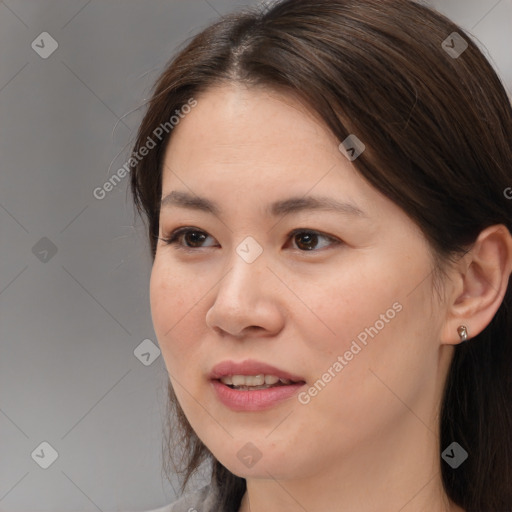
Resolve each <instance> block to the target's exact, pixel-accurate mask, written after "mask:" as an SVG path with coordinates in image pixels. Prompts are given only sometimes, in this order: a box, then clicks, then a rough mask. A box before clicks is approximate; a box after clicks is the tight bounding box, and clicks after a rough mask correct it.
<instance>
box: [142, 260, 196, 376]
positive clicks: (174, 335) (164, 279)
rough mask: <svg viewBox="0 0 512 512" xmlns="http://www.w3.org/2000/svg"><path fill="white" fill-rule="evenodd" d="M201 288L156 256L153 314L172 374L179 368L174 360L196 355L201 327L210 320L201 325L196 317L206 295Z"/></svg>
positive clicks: (151, 298)
mask: <svg viewBox="0 0 512 512" xmlns="http://www.w3.org/2000/svg"><path fill="white" fill-rule="evenodd" d="M199 288H200V287H193V286H191V285H190V276H188V275H184V273H183V272H179V269H172V268H171V266H170V265H165V264H164V263H162V262H161V261H160V260H158V258H157V259H155V263H154V265H153V268H152V271H151V279H150V305H151V316H152V320H153V327H154V330H155V334H156V336H157V339H158V342H159V345H160V348H161V350H162V354H163V356H164V360H165V363H166V366H167V368H168V370H169V372H171V373H172V370H173V369H176V368H174V366H173V362H176V361H183V360H184V359H183V358H189V357H193V351H194V350H195V349H196V345H195V343H194V340H197V339H199V335H200V334H199V332H198V329H203V330H204V328H206V323H205V324H204V325H202V324H199V323H198V321H197V318H196V316H194V308H195V307H196V305H199V303H200V300H201V298H202V297H201V295H200V292H201V289H199ZM202 293H203V294H204V291H203V292H202ZM185 360H186V359H185ZM188 360H190V359H188ZM176 366H178V365H177V364H176Z"/></svg>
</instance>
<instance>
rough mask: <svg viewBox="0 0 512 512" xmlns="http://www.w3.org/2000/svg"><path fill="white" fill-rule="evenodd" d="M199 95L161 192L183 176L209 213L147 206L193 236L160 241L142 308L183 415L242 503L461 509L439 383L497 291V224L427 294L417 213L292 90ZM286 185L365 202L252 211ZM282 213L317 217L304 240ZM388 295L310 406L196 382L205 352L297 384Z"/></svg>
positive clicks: (298, 191)
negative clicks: (230, 395) (213, 208)
mask: <svg viewBox="0 0 512 512" xmlns="http://www.w3.org/2000/svg"><path fill="white" fill-rule="evenodd" d="M197 100H198V105H197V106H196V107H195V108H194V109H193V110H192V111H191V112H190V113H189V114H188V115H187V116H186V118H184V119H183V120H181V121H180V124H179V125H178V126H176V127H175V128H174V130H173V134H172V138H171V140H170V143H169V145H168V148H167V151H166V155H165V160H164V172H163V181H162V197H164V196H165V195H167V194H168V193H169V192H170V191H172V190H180V191H188V192H192V193H193V194H196V195H199V196H204V197H207V198H209V199H211V200H214V201H217V202H218V203H219V204H220V206H221V208H222V210H223V212H222V214H221V215H220V216H216V215H212V214H211V213H207V212H203V211H198V210H192V209H185V208H182V207H178V206H171V207H168V208H162V211H161V215H160V237H161V238H165V237H167V236H168V235H169V234H170V233H171V232H172V231H173V230H175V229H176V228H179V227H182V226H189V227H191V228H194V229H195V230H196V231H200V232H201V233H204V234H205V237H204V238H203V239H199V240H200V241H199V242H197V235H196V238H193V237H192V238H191V237H190V236H185V237H182V238H181V243H182V245H189V246H192V247H196V248H195V249H194V248H193V249H191V251H195V252H186V251H185V250H184V249H180V248H179V245H166V244H165V243H164V242H163V241H162V240H159V241H158V248H157V253H156V257H155V261H154V265H153V269H152V274H151V281H150V300H151V312H152V318H153V324H154V328H155V333H156V335H157V338H158V341H159V344H160V347H161V350H162V355H163V357H164V360H165V364H166V367H167V370H168V372H169V376H170V379H171V382H172V384H173V386H174V389H175V392H176V395H177V397H178V400H179V403H180V405H181V407H182V408H183V410H184V412H185V414H186V416H187V418H188V420H189V422H190V424H191V425H192V427H193V428H194V430H195V432H196V433H197V435H198V436H199V438H200V439H201V440H202V441H203V443H205V445H206V446H207V447H208V448H209V449H210V450H211V452H212V453H213V454H214V455H215V457H216V458H217V459H218V460H219V461H220V462H221V463H222V464H223V465H224V466H225V467H227V468H228V469H229V470H230V471H231V472H232V473H234V474H236V475H238V476H241V477H243V478H245V479H246V480H247V489H248V490H247V492H246V494H245V496H244V498H243V500H242V504H241V507H240V511H241V512H247V511H249V510H251V511H252V512H263V511H266V512H273V511H278V510H279V511H280V512H286V511H296V510H303V509H305V510H307V511H308V512H316V511H318V512H319V511H322V512H325V511H339V510H343V511H347V512H349V511H350V512H355V511H358V512H370V511H372V512H374V511H375V510H379V511H382V512H387V511H389V512H395V511H396V512H398V511H400V512H413V511H414V512H422V511H425V512H426V511H429V512H430V511H432V510H436V511H459V512H460V511H462V509H461V508H460V507H458V506H456V505H455V504H454V503H453V502H451V501H450V500H449V499H448V497H447V496H446V494H445V493H444V491H443V488H442V481H441V474H440V470H441V467H440V462H439V454H440V453H441V451H442V450H443V449H444V448H445V447H440V446H439V432H438V415H439V406H440V403H441V394H442V389H443V385H444V382H445V379H446V375H447V372H448V369H449V364H450V362H451V359H452V357H453V352H454V346H455V345H456V344H457V343H459V342H460V339H459V336H458V334H457V330H456V329H457V327H458V326H459V325H461V324H465V325H467V326H468V330H469V334H470V337H471V336H474V335H475V334H477V333H478V332H480V331H481V330H482V329H483V328H485V326H486V325H487V324H488V323H489V322H490V320H491V319H492V317H493V315H494V314H495V312H496V311H497V309H498V307H499V305H500V303H501V301H502V299H503V296H504V293H505V290H506V283H507V279H508V276H509V275H510V272H511V268H512V257H511V254H512V242H511V238H510V234H509V233H508V231H507V230H506V229H502V228H500V227H499V226H498V227H497V228H496V227H495V228H493V229H489V230H487V231H486V232H485V233H482V235H481V237H480V238H479V241H478V244H477V245H476V246H475V249H474V250H473V251H472V252H470V253H468V254H467V255H466V256H465V257H464V258H462V259H460V260H459V262H458V263H457V265H456V266H454V267H453V268H452V269H450V272H449V279H447V280H446V281H445V282H444V283H443V289H442V293H440V294H438V293H436V292H435V291H434V288H433V282H432V279H433V278H432V255H431V251H430V247H429V244H428V243H427V241H426V240H425V238H424V236H423V234H422V233H421V231H420V229H419V228H418V226H417V225H416V224H415V223H413V222H412V221H411V220H410V219H409V218H408V217H407V215H406V214H405V213H404V212H403V211H402V210H401V209H399V208H398V206H397V205H395V204H394V203H393V202H391V201H390V200H388V199H387V198H385V197H384V196H383V195H382V194H380V193H379V192H378V191H377V190H376V189H374V188H373V187H371V186H370V185H369V184H368V183H367V182H366V181H365V180H364V179H363V178H362V177H361V176H360V175H359V174H358V173H357V172H356V171H355V168H354V167H353V165H352V163H351V162H350V161H349V160H348V159H347V158H346V157H345V156H344V155H343V154H342V153H341V152H340V151H339V149H338V145H339V142H340V141H338V140H337V139H336V138H335V137H334V136H333V135H332V134H331V133H330V132H329V131H328V130H327V128H325V127H324V125H323V124H322V123H321V121H320V120H319V119H318V118H316V117H315V116H314V115H312V114H311V113H309V112H308V111H307V110H306V109H305V108H304V107H303V106H301V105H300V104H299V103H298V102H297V101H296V100H295V99H294V98H293V97H291V96H284V95H282V94H281V93H277V92H275V91H274V92H271V91H265V90H264V89H255V88H252V89H246V88H245V87H242V86H239V85H226V86H222V87H217V88H215V89H210V90H208V91H207V92H206V93H204V94H202V95H201V96H200V97H198V98H197ZM366 142H368V141H366ZM292 195H293V196H295V195H297V196H301V197H302V196H305V195H326V196H329V197H332V198H335V199H339V200H345V201H350V202H351V203H353V204H355V205H357V206H358V207H359V208H360V209H361V210H363V212H364V214H365V215H364V216H354V215H347V214H342V213H337V212H328V211H303V212H297V213H294V214H291V215H289V216H285V217H279V218H272V217H266V216H264V215H263V208H264V207H265V206H266V205H267V203H270V202H273V201H276V200H280V199H286V198H288V197H290V196H292ZM296 228H304V229H307V230H313V231H318V232H319V234H318V239H313V241H311V240H308V239H307V233H306V234H305V235H304V234H302V235H301V234H298V235H296V236H295V237H289V236H288V235H289V233H290V232H291V231H292V230H293V229H296ZM324 234H326V235H328V236H330V237H333V238H335V239H336V240H339V241H340V242H341V243H339V244H332V242H330V240H329V238H324V237H323V235H324ZM247 236H252V237H253V238H254V239H255V240H256V241H257V242H258V243H259V245H260V246H261V247H262V249H263V252H262V254H261V255H260V256H259V257H258V258H257V259H256V260H255V261H254V262H253V263H251V264H248V263H247V262H246V261H244V259H242V258H241V257H240V256H239V255H238V254H237V252H236V248H237V246H238V245H239V244H240V243H241V242H242V241H243V240H244V239H245V238H246V237H247ZM308 246H310V247H313V250H309V251H308V250H307V247H308ZM197 247H198V248H197ZM304 247H306V249H305V248H304ZM493 269H495V270H493ZM496 269H497V270H496ZM396 302H399V303H400V305H401V306H402V309H401V311H400V312H398V313H396V315H395V316H394V318H393V319H391V320H389V321H388V322H386V323H385V326H384V328H382V329H381V330H379V332H378V334H377V335H376V336H374V338H373V339H372V338H370V337H369V338H368V342H367V345H366V346H364V345H361V344H360V345H361V347H362V349H361V350H360V351H359V352H358V353H357V355H355V356H354V357H353V359H352V360H351V361H349V362H348V364H347V365H346V366H345V367H344V368H343V369H342V370H341V371H340V372H339V373H337V375H336V377H335V378H333V379H332V380H331V381H330V382H329V383H328V384H327V385H326V386H325V387H324V388H323V389H322V390H321V392H319V393H318V394H317V395H316V396H314V397H313V398H311V400H310V402H309V403H308V404H301V403H299V401H298V400H297V398H296V397H295V398H293V399H291V400H288V401H285V402H283V403H281V404H279V405H277V406H275V407H273V408H271V409H268V410H265V411H259V412H254V411H251V412H235V411H232V410H231V409H229V408H227V407H225V406H224V405H223V404H222V403H221V402H219V401H218V399H217V397H216V395H215V394H214V392H213V390H212V388H211V385H210V382H209V379H208V374H209V372H210V370H211V368H212V367H213V365H214V364H216V363H218V362H220V361H223V360H226V359H233V360H235V361H241V360H244V359H246V358H254V359H257V360H260V361H264V362H268V363H270V364H273V365H275V366H278V367H279V368H282V369H284V370H287V371H290V372H292V373H294V374H296V375H300V376H302V377H303V378H304V380H305V381H306V382H307V383H308V386H312V385H313V384H314V383H315V381H317V380H318V379H319V378H321V376H322V375H323V374H324V373H325V372H326V371H327V370H328V368H330V367H332V366H333V363H334V362H335V361H336V360H337V357H338V355H341V356H343V354H344V353H345V352H346V351H347V350H348V349H349V348H350V346H351V343H352V341H353V340H354V339H356V337H357V335H358V334H360V333H361V332H362V331H364V329H365V328H366V327H369V326H373V325H374V324H375V323H376V321H377V320H379V318H381V317H380V315H381V314H386V311H387V310H389V309H390V308H392V305H393V304H394V303H396ZM469 342H470V341H469ZM247 442H251V443H253V444H254V445H255V446H256V447H257V448H258V450H259V451H260V452H261V454H262V457H261V459H260V460H259V461H258V462H257V463H256V464H255V465H254V466H252V467H251V468H248V467H246V466H245V464H243V463H242V462H241V460H239V459H238V457H237V452H238V450H240V449H241V448H242V447H243V446H244V445H245V444H246V443H247ZM301 507H302V508H301Z"/></svg>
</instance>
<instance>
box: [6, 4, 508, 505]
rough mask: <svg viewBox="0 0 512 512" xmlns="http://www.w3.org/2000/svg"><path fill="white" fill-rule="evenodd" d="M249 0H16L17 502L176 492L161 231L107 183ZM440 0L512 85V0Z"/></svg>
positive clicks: (12, 32) (9, 229) (10, 267)
mask: <svg viewBox="0 0 512 512" xmlns="http://www.w3.org/2000/svg"><path fill="white" fill-rule="evenodd" d="M248 3H249V0H247V1H246V2H242V1H240V2H238V1H228V0H208V1H206V0H193V1H186V2H185V1H178V0H174V1H171V0H150V1H145V2H142V1H136V0H122V1H121V0H108V1H99V0H92V1H87V0H66V1H64V0H59V1H57V0H6V1H4V2H0V130H1V131H0V157H1V158H0V166H1V174H0V175H1V187H0V228H1V242H2V243H1V244H0V340H1V341H0V511H4V512H6V511H9V512H11V511H13V512H14V511H22V510H31V511H46V510H48V511H50V510H51V511H65V510H66V511H69V510H76V511H97V510H100V511H105V512H106V511H122V510H124V511H133V512H135V511H142V510H148V509H152V508H157V507H161V506H162V505H164V504H166V503H170V502H172V501H173V500H174V499H175V497H176V491H177V489H178V487H177V480H175V481H173V482H167V481H166V480H165V478H164V477H163V476H162V472H161V464H162V458H161V446H162V436H163V425H164V420H165V418H164V416H165V400H166V385H167V378H168V377H167V373H166V371H165V365H164V362H163V358H162V357H161V356H159V353H158V342H157V340H156V338H155V335H154V332H153V328H152V323H151V314H150V310H149V296H148V292H149V276H150V271H151V263H150V258H149V250H148V245H147V241H146V232H145V230H144V228H143V225H142V223H141V221H140V220H139V219H138V218H137V217H135V216H134V209H133V206H132V203H131V199H130V196H129V193H128V179H129V178H128V177H125V178H124V179H123V180H122V182H121V183H120V184H119V185H117V187H115V189H114V190H113V191H111V192H110V193H108V194H107V195H106V197H105V198H104V199H102V200H99V199H96V198H95V197H94V196H93V190H94V189H95V188H96V187H101V186H102V185H103V183H104V182H105V181H106V180H107V179H108V177H109V176H111V175H112V174H114V173H115V172H116V171H117V169H119V168H120V167H121V166H122V165H123V164H124V163H125V161H126V159H127V156H128V151H129V146H128V145H127V144H128V143H129V142H130V141H131V140H133V138H134V137H135V134H136V129H137V125H138V122H139V121H140V119H141V117H142V114H143V109H140V108H138V107H140V105H142V104H143V103H144V100H145V99H146V98H147V97H148V91H149V88H150V86H151V85H152V83H153V81H154V80H155V79H156V78H157V76H158V75H159V73H160V72H161V71H162V69H163V67H164V66H165V64H166V63H167V62H168V60H169V59H170V58H171V56H172V54H173V52H174V51H175V49H176V48H177V46H178V45H179V44H181V43H182V42H183V41H185V40H186V39H188V38H189V37H191V36H192V35H194V34H195V33H197V32H198V31H199V30H200V29H201V28H203V27H204V26H206V25H207V24H208V23H210V22H211V21H213V20H214V19H216V18H217V17H218V16H219V14H223V13H226V12H228V11H229V10H232V9H234V8H237V7H238V6H242V5H248ZM252 3H253V4H255V3H258V2H256V1H254V2H252ZM424 3H431V4H432V5H434V6H435V7H437V8H438V9H439V10H440V11H441V12H444V13H445V14H447V15H448V16H449V17H451V18H452V19H453V20H454V21H456V22H458V23H460V24H461V25H462V26H463V27H464V28H466V29H468V30H469V31H470V32H471V33H472V34H474V36H475V37H476V38H477V43H478V44H479V45H480V46H481V48H482V49H484V51H485V53H486V55H487V56H488V57H489V58H490V59H491V61H492V63H493V65H494V66H495V67H496V69H497V70H498V72H499V74H500V75H501V76H502V77H503V80H504V81H505V85H506V87H507V89H508V91H509V93H510V91H512V58H511V55H510V48H512V30H511V28H512V27H511V25H512V0H501V1H497V0H489V1H484V0H472V1H468V0H453V1H434V2H424ZM42 32H48V33H49V34H50V35H51V36H52V37H53V38H54V39H55V40H56V41H57V43H58V48H57V50H56V51H55V52H54V53H53V54H52V55H50V56H49V57H48V58H46V59H43V58H42V57H40V55H39V54H38V53H36V51H35V50H34V49H33V48H32V47H31V44H32V42H33V41H35V42H36V43H39V45H40V46H42V44H41V43H40V40H41V38H40V37H38V36H39V35H40V34H41V33H42ZM44 47H45V48H44V51H48V49H49V48H51V47H50V45H49V40H47V39H45V42H44ZM40 51H43V48H41V49H40ZM55 251H56V252H55ZM144 340H149V341H144ZM141 343H142V345H141ZM141 353H142V354H145V355H143V356H141ZM43 442H46V443H49V445H50V446H51V447H52V448H49V447H48V446H47V445H41V443H43ZM52 449H53V450H55V451H56V452H57V453H58V458H57V459H56V460H55V461H54V462H53V463H52V464H51V465H50V466H49V467H48V468H47V469H43V468H42V467H41V466H40V465H41V464H44V463H45V461H46V462H51V454H52V451H51V450H52ZM38 455H39V456H38ZM197 485H202V481H201V480H197Z"/></svg>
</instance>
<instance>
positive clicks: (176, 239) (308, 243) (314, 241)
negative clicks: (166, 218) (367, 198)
mask: <svg viewBox="0 0 512 512" xmlns="http://www.w3.org/2000/svg"><path fill="white" fill-rule="evenodd" d="M208 237H209V235H208V233H206V232H205V231H201V230H199V229H195V228H190V227H183V228H178V229H176V230H175V231H173V232H172V233H171V234H170V235H169V236H168V237H167V238H160V240H162V242H163V243H164V244H166V245H176V249H182V250H185V251H189V252H194V250H195V249H201V248H203V247H212V246H211V245H210V246H203V245H201V244H202V243H203V242H204V240H205V239H207V238H208ZM288 238H292V240H293V241H296V240H300V241H299V243H298V244H297V247H298V249H299V251H301V252H305V251H312V250H313V249H316V248H318V247H317V246H318V240H319V239H322V238H323V239H324V240H327V242H328V243H327V244H324V245H323V246H322V247H320V248H324V247H326V246H329V245H339V244H341V243H342V242H341V241H340V240H338V239H336V238H334V237H332V236H329V235H326V234H323V233H321V232H319V231H314V230H309V229H303V228H300V229H294V230H293V231H292V232H291V233H289V234H288ZM183 240H185V241H186V243H185V244H184V243H183Z"/></svg>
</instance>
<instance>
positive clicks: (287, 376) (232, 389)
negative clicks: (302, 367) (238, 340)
mask: <svg viewBox="0 0 512 512" xmlns="http://www.w3.org/2000/svg"><path fill="white" fill-rule="evenodd" d="M210 380H211V382H212V385H213V389H214V391H215V393H216V395H217V397H218V399H219V400H220V401H221V402H222V403H223V404H224V405H226V406H227V407H229V408H230V409H232V410H234V411H261V410H263V409H268V408H271V407H274V406H275V405H277V404H279V403H281V402H283V401H285V400H287V399H290V398H292V397H293V396H294V395H295V394H296V393H297V392H298V390H299V389H300V388H302V386H304V385H305V384H306V380H305V379H303V378H302V377H299V376H297V375H294V374H291V373H290V372H288V371H285V370H281V369H279V368H276V367H275V366H271V365H268V364H266V363H261V362H259V361H254V360H246V361H243V362H242V363H234V362H233V361H224V362H222V363H220V364H218V365H216V366H215V367H214V368H213V369H212V372H211V373H210Z"/></svg>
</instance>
